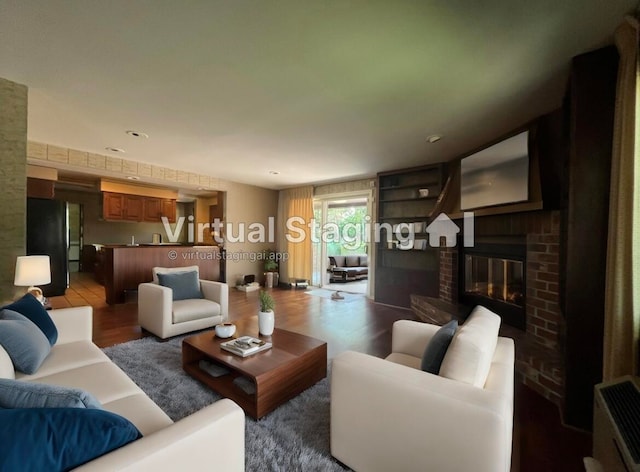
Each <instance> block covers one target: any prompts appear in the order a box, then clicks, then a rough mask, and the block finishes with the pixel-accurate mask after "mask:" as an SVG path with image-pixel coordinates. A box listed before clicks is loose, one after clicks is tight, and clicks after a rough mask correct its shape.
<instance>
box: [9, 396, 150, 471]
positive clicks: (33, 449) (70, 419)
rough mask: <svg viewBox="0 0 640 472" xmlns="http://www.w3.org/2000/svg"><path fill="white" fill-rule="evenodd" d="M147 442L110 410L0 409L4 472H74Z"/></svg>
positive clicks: (125, 421) (135, 429)
mask: <svg viewBox="0 0 640 472" xmlns="http://www.w3.org/2000/svg"><path fill="white" fill-rule="evenodd" d="M141 437H142V435H141V434H140V432H139V431H138V429H137V428H136V427H135V426H134V425H133V424H131V422H130V421H129V420H127V419H126V418H123V417H122V416H119V415H116V414H115V413H111V412H109V411H106V410H96V409H92V408H15V409H11V410H3V409H0V470H70V469H73V468H75V467H78V466H80V465H82V464H84V463H85V462H89V461H91V460H93V459H95V458H96V457H99V456H101V455H103V454H106V453H107V452H110V451H112V450H114V449H117V448H119V447H121V446H124V445H125V444H128V443H130V442H131V441H135V440H136V439H139V438H141Z"/></svg>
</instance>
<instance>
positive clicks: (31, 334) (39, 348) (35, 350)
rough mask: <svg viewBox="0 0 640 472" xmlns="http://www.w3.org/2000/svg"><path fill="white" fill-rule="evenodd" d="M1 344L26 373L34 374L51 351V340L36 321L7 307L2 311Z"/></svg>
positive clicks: (0, 317)
mask: <svg viewBox="0 0 640 472" xmlns="http://www.w3.org/2000/svg"><path fill="white" fill-rule="evenodd" d="M0 345H2V347H4V349H5V351H7V354H9V357H10V358H11V361H12V362H13V366H14V367H15V368H16V369H18V370H19V371H21V372H24V373H25V374H34V373H35V372H36V371H37V370H38V369H39V368H40V366H41V365H42V363H43V362H44V360H45V359H46V358H47V356H48V355H49V353H50V352H51V345H50V344H49V340H48V339H47V338H46V336H45V335H44V334H43V333H42V331H40V329H39V328H38V327H37V326H36V325H35V324H34V323H32V322H31V321H29V319H27V318H26V317H25V316H22V315H21V314H20V313H16V312H15V311H11V310H7V309H4V310H2V311H0Z"/></svg>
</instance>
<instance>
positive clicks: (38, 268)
mask: <svg viewBox="0 0 640 472" xmlns="http://www.w3.org/2000/svg"><path fill="white" fill-rule="evenodd" d="M48 283H51V264H50V261H49V256H18V259H17V260H16V277H15V279H14V281H13V284H14V285H16V286H17V287H27V286H28V287H29V288H28V289H27V292H28V293H31V294H32V295H33V296H34V297H36V298H37V299H38V301H40V303H42V304H44V302H45V300H44V296H43V295H42V290H41V289H40V288H38V287H36V286H35V285H45V284H48Z"/></svg>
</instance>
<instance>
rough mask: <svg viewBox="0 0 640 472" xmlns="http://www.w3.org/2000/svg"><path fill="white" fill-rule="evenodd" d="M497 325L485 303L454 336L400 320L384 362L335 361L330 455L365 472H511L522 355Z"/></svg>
mask: <svg viewBox="0 0 640 472" xmlns="http://www.w3.org/2000/svg"><path fill="white" fill-rule="evenodd" d="M499 327H500V317H499V316H498V315H496V314H495V313H492V312H490V311H489V310H487V309H486V308H483V307H476V308H475V309H474V310H473V312H472V313H471V315H470V316H469V318H468V319H467V320H466V321H465V322H464V324H462V325H461V326H460V327H458V328H457V330H455V333H454V330H453V329H451V328H452V327H451V326H450V325H449V326H446V325H445V326H443V327H442V328H440V327H439V326H435V325H430V324H425V323H419V322H415V321H409V320H401V321H396V322H395V323H394V325H393V333H392V352H391V354H390V355H389V356H388V357H387V358H386V359H380V358H377V357H373V356H369V355H366V354H361V353H357V352H345V353H342V354H340V355H339V356H337V357H336V358H335V359H334V361H333V365H332V370H331V454H332V455H333V456H334V457H335V458H337V459H338V460H340V461H341V462H342V463H344V464H346V465H347V466H349V467H350V468H352V469H353V470H357V471H361V472H364V471H366V472H375V471H380V472H382V471H389V470H402V471H438V472H459V471H467V470H473V471H474V472H507V471H509V470H510V467H511V443H512V427H513V388H514V364H515V349H514V343H513V340H512V339H509V338H504V337H499V336H498V330H499ZM454 329H455V328H454ZM447 331H448V333H447ZM451 336H452V337H451ZM447 337H448V339H447Z"/></svg>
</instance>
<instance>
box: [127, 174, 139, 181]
mask: <svg viewBox="0 0 640 472" xmlns="http://www.w3.org/2000/svg"><path fill="white" fill-rule="evenodd" d="M127 179H129V180H140V177H138V176H137V175H128V176H127Z"/></svg>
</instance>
